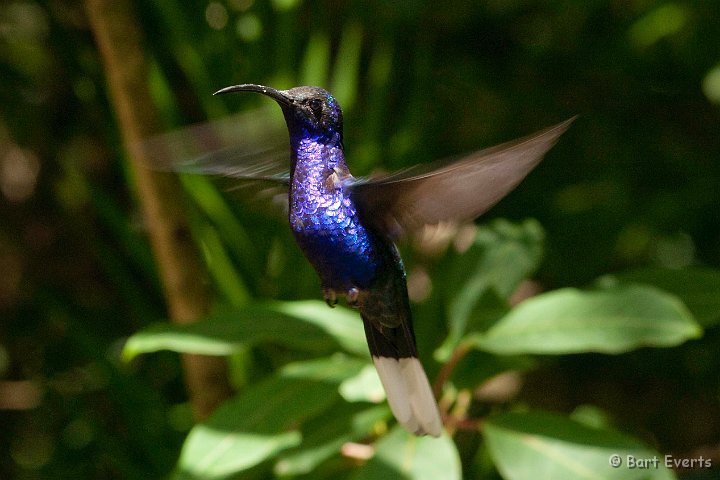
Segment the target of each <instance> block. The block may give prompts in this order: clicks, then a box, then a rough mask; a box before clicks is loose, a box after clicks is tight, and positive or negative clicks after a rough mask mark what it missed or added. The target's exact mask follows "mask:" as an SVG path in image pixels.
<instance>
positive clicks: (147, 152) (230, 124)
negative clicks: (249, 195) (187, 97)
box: [133, 109, 290, 184]
mask: <svg viewBox="0 0 720 480" xmlns="http://www.w3.org/2000/svg"><path fill="white" fill-rule="evenodd" d="M135 149H137V150H135ZM133 150H135V151H140V152H142V153H143V154H144V158H147V159H149V160H148V162H149V164H148V165H147V167H148V168H150V169H153V170H162V171H173V172H184V173H198V174H206V175H221V176H225V177H232V178H236V179H244V180H264V181H270V182H277V183H284V184H287V183H288V173H287V172H288V169H289V163H290V153H289V146H288V140H287V130H286V129H285V127H284V122H282V121H280V122H278V119H277V116H276V115H272V113H270V111H268V110H266V109H261V110H256V111H253V112H249V113H243V114H239V115H233V116H230V117H226V118H223V119H221V120H216V121H212V122H207V123H202V124H197V125H192V126H189V127H185V128H182V129H179V130H175V131H172V132H169V133H165V134H161V135H158V136H155V137H151V138H149V139H146V140H144V141H143V142H140V143H139V144H136V145H134V146H133Z"/></svg>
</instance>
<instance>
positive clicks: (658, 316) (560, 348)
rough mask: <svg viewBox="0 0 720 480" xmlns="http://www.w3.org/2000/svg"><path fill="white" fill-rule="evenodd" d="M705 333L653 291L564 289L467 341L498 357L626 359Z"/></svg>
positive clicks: (671, 301) (687, 314) (539, 298)
mask: <svg viewBox="0 0 720 480" xmlns="http://www.w3.org/2000/svg"><path fill="white" fill-rule="evenodd" d="M701 334H702V329H701V328H700V326H699V325H698V324H697V323H696V322H695V320H694V319H693V317H692V315H691V314H690V312H688V311H687V309H686V308H685V306H684V305H683V304H682V302H680V301H679V300H678V299H677V298H676V297H675V296H673V295H670V294H668V293H665V292H662V291H660V290H657V289H655V288H652V287H645V286H639V285H630V286H617V287H613V288H609V289H606V290H594V291H581V290H577V289H574V288H565V289H561V290H556V291H553V292H549V293H546V294H542V295H538V296H536V297H533V298H531V299H529V300H526V301H525V302H523V303H521V304H520V305H518V306H517V307H516V308H515V309H513V310H512V311H511V312H510V313H509V314H507V315H506V316H505V317H503V318H502V319H500V320H499V321H498V322H497V323H496V324H495V325H494V326H493V327H492V328H490V329H489V330H488V331H487V332H485V333H483V334H480V333H478V334H473V335H471V336H469V337H468V340H469V341H471V342H473V343H474V344H475V345H476V346H477V347H478V348H480V349H482V350H485V351H489V352H492V353H498V354H504V355H508V354H521V353H534V354H566V353H579V352H603V353H622V352H627V351H630V350H633V349H635V348H639V347H643V346H653V347H669V346H675V345H678V344H680V343H682V342H684V341H686V340H688V339H691V338H697V337H699V336H700V335H701Z"/></svg>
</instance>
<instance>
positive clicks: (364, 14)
mask: <svg viewBox="0 0 720 480" xmlns="http://www.w3.org/2000/svg"><path fill="white" fill-rule="evenodd" d="M134 5H135V10H136V14H137V20H138V22H140V24H141V27H142V30H143V31H144V33H145V38H144V44H145V45H146V48H147V52H146V54H147V58H148V61H149V62H150V64H151V77H150V78H149V80H148V81H149V82H150V86H151V91H152V92H153V95H154V98H155V100H156V103H157V106H158V107H159V108H160V109H161V112H162V117H163V121H164V122H165V126H166V128H167V129H168V130H171V129H173V128H178V127H181V126H183V125H187V124H189V123H193V122H204V121H207V120H216V119H220V118H222V117H224V116H227V115H228V114H229V113H233V112H237V111H241V110H248V109H250V108H252V107H255V106H260V105H266V104H267V103H266V99H262V98H260V97H259V96H258V97H256V96H250V95H248V96H241V95H237V96H232V97H229V98H222V99H220V98H214V97H212V96H211V95H210V94H211V93H212V92H214V91H215V90H217V89H218V88H221V87H224V86H227V85H230V84H234V83H241V82H254V83H265V84H269V85H273V86H276V87H278V88H287V87H290V86H294V85H299V84H319V85H321V86H325V87H327V88H328V89H330V90H331V91H333V93H335V94H336V96H337V97H338V99H339V100H340V103H341V105H343V107H344V110H345V132H346V134H345V145H346V147H347V153H348V156H349V162H350V165H351V167H352V168H353V170H354V172H355V173H356V174H366V173H369V172H371V171H373V170H380V169H384V170H394V169H399V168H403V167H405V166H408V165H411V164H414V163H418V162H425V161H429V160H432V159H435V158H441V157H446V156H451V155H455V154H460V153H463V152H466V151H469V150H473V149H477V148H480V147H483V146H488V145H492V144H494V143H497V142H500V141H503V140H508V139H511V138H515V137H518V136H521V135H523V134H527V133H530V132H532V131H535V130H537V129H538V128H540V127H542V126H546V125H550V124H553V123H556V122H558V121H560V120H563V119H565V118H568V117H570V116H572V115H574V114H580V115H581V117H580V119H579V120H578V121H577V122H576V123H575V124H574V125H573V127H572V128H571V130H570V131H569V132H568V133H567V134H566V135H564V136H563V137H562V139H561V141H560V142H559V144H558V145H557V146H556V147H555V148H554V149H553V150H552V151H551V152H550V154H549V155H548V157H547V159H546V160H545V161H544V162H543V163H542V164H541V166H540V167H538V169H537V170H536V171H535V172H533V173H532V174H531V175H530V176H529V177H528V179H527V180H526V181H525V182H523V183H522V185H521V186H520V187H519V188H518V189H517V191H516V192H514V193H512V194H511V195H510V196H509V197H508V198H507V199H506V200H504V201H503V202H501V203H500V204H499V205H498V206H497V207H496V208H495V209H493V211H492V212H490V214H489V215H487V216H486V217H484V218H483V219H481V220H480V222H481V226H480V227H479V228H478V229H477V230H472V229H470V230H467V231H464V230H463V231H461V232H460V233H458V234H457V235H456V236H455V237H454V239H453V241H452V242H451V245H450V246H449V247H448V248H445V249H443V248H436V249H431V248H429V247H428V246H427V245H424V246H423V245H422V242H418V244H419V245H421V247H423V248H413V245H404V246H403V247H402V248H403V252H404V254H405V258H406V259H407V262H406V263H407V265H408V268H409V285H410V289H411V294H412V296H413V298H414V299H415V300H416V302H415V304H414V305H413V310H414V315H415V322H416V332H417V335H418V342H419V346H420V350H421V352H422V354H423V361H424V364H425V365H426V368H427V370H428V373H429V374H430V377H431V378H437V379H439V381H440V383H441V384H442V386H444V387H445V388H444V393H443V396H442V399H441V406H442V408H443V409H444V410H445V411H446V412H447V413H448V418H447V426H448V433H447V435H446V436H444V437H443V438H441V439H439V440H433V439H426V438H423V439H416V438H412V437H410V436H408V435H406V434H405V433H404V432H402V431H401V430H399V429H398V428H396V427H395V426H394V425H393V423H392V422H393V421H392V419H391V417H390V415H389V410H388V409H387V408H386V407H385V406H384V404H383V403H382V400H383V396H382V393H381V390H379V389H378V385H377V380H376V377H374V374H373V373H372V370H371V369H370V370H368V369H367V368H366V367H367V366H368V365H369V359H368V358H367V355H366V354H365V352H364V346H363V344H362V343H359V342H362V332H361V330H362V329H361V328H360V324H359V322H358V320H357V318H356V317H355V316H354V314H353V313H352V312H350V313H348V312H347V311H344V310H340V309H338V310H335V311H333V310H329V309H326V308H325V307H324V306H323V305H319V304H318V303H315V302H307V301H306V300H307V299H314V298H317V297H318V296H319V282H318V280H317V278H316V276H315V274H314V272H313V271H312V269H311V268H310V266H309V265H308V264H307V262H305V261H304V259H303V258H302V257H301V254H300V252H299V250H298V249H297V247H296V246H294V244H293V241H292V238H291V235H290V232H289V229H288V228H287V227H286V225H285V224H284V223H283V219H282V215H281V214H278V212H276V211H269V210H271V209H268V208H265V207H263V205H262V204H261V203H262V202H257V201H252V200H250V201H242V202H239V201H237V200H236V199H235V198H234V197H235V195H234V193H235V192H226V191H224V190H223V189H222V188H221V189H220V190H218V189H217V188H216V187H215V186H214V185H213V184H212V183H210V182H209V181H208V180H207V179H204V178H200V177H192V176H186V177H183V182H184V185H185V187H186V189H187V192H188V202H187V206H188V210H189V215H190V217H191V220H192V223H193V234H194V237H195V239H196V240H197V242H198V245H199V246H200V247H201V251H202V253H203V255H204V257H205V260H206V262H207V264H208V268H209V271H210V273H211V278H212V281H213V284H214V287H215V291H216V292H217V293H216V295H217V308H216V310H217V311H216V312H215V313H214V314H213V315H212V316H211V318H208V319H205V320H203V322H201V323H199V324H197V325H193V326H189V327H185V328H180V327H176V326H171V325H168V324H167V323H163V322H162V319H163V318H164V317H165V316H166V313H165V311H164V303H163V299H162V295H161V288H160V285H159V281H158V278H157V274H156V270H155V265H154V262H153V256H152V252H151V251H150V248H149V245H148V243H147V240H146V238H145V235H144V227H143V219H142V218H140V216H139V213H138V209H137V205H136V202H135V200H134V195H135V191H134V189H133V185H132V184H131V182H130V181H129V175H128V172H127V170H126V168H127V167H126V163H125V162H124V157H125V156H126V155H127V153H126V152H125V150H124V149H123V148H122V145H121V144H120V133H119V132H118V130H117V126H116V123H115V114H114V113H113V111H112V109H111V107H110V104H109V101H108V98H107V91H106V87H105V77H104V72H103V69H102V64H101V61H100V59H99V56H98V52H97V50H96V46H95V44H94V40H93V36H92V34H91V32H90V31H89V26H88V22H87V19H86V15H85V12H84V10H83V6H82V4H79V3H77V2H70V1H67V0H42V1H32V0H10V1H6V2H3V3H2V4H1V5H0V76H1V78H2V81H1V82H0V193H1V195H0V198H1V199H0V218H1V219H2V221H1V223H0V269H1V271H2V275H0V318H2V322H0V425H2V427H3V428H2V429H0V452H2V453H0V455H1V457H0V459H1V461H0V478H3V479H5V478H19V479H30V478H47V479H65V478H122V479H134V478H166V477H169V476H175V477H177V478H226V477H227V476H233V477H235V476H236V477H237V478H272V477H281V476H282V477H300V478H383V479H386V478H460V476H462V477H464V478H506V479H513V480H514V479H524V478H640V477H643V478H648V477H650V478H672V475H673V474H675V475H678V476H680V477H682V478H714V477H713V475H717V470H716V468H717V465H719V464H720V450H719V449H718V444H719V443H720V378H719V377H718V375H717V372H718V371H720V348H718V347H719V343H720V335H719V332H718V321H719V320H720V314H718V312H720V305H718V304H719V303H720V281H719V278H720V272H719V271H718V268H719V267H720V216H719V215H718V212H719V211H720V189H718V188H717V186H718V184H720V163H718V161H717V160H718V159H720V135H718V132H719V131H720V74H719V73H718V72H719V71H720V5H719V4H718V3H717V2H715V1H713V0H704V1H703V0H699V1H695V2H672V1H668V2H656V1H652V0H646V1H630V2H617V1H615V2H610V1H606V2H599V1H594V2H591V1H586V2H572V1H567V0H554V1H549V2H539V1H535V2H517V1H513V0H490V1H487V2H460V1H456V0H445V1H439V2H437V1H436V2H428V1H419V0H413V1H408V2H365V3H362V2H325V1H310V0H305V1H301V0H273V1H270V2H266V1H260V0H256V1H253V0H227V1H211V2H207V1H203V2H178V1H164V2H150V1H147V0H138V1H137V2H135V4H134ZM256 127H257V125H256ZM237 128H238V131H239V132H240V131H242V129H243V126H242V125H238V127H237ZM503 218H508V219H512V220H509V221H508V220H503ZM528 218H530V219H532V220H525V219H528ZM491 220H492V221H491ZM414 245H415V244H414ZM546 290H552V291H550V292H548V293H544V294H540V295H538V296H536V297H535V298H532V299H529V300H527V301H526V302H524V303H521V304H520V305H519V306H518V307H514V305H515V304H517V303H518V302H519V301H520V300H522V299H524V298H527V297H529V296H533V295H535V294H537V293H539V292H541V291H546ZM271 300H272V301H271ZM301 300H303V301H301ZM280 301H282V302H280ZM321 307H322V308H321ZM700 325H701V326H702V328H703V329H704V334H703V335H702V336H700V335H701V327H700ZM128 337H130V341H129V342H128V343H127V345H126V347H125V354H126V357H129V356H132V355H138V354H140V353H142V352H151V351H152V352H156V353H153V354H147V355H140V356H137V357H136V358H134V359H133V360H132V361H130V362H126V361H124V360H123V356H122V349H123V345H125V341H126V339H127V338H128ZM647 347H657V348H647ZM660 347H665V348H660ZM164 349H172V350H176V351H201V352H204V353H214V354H223V355H228V358H229V360H230V363H231V374H232V381H233V384H234V386H235V387H236V388H237V389H238V395H237V396H236V397H235V398H233V399H232V400H231V401H229V402H227V403H226V404H225V405H223V406H222V407H221V408H220V409H219V410H218V411H217V413H216V414H215V415H214V416H213V417H212V418H211V419H209V420H208V421H207V422H205V423H202V424H199V425H194V424H193V421H192V418H191V414H190V408H189V406H188V403H187V397H186V394H185V392H184V388H183V384H182V372H181V370H180V364H179V362H178V358H177V355H176V354H175V353H172V352H168V351H164ZM160 350H162V351H160ZM600 352H605V353H600ZM608 353H613V354H614V355H609V354H608ZM531 355H532V356H531ZM453 367H454V368H453ZM545 411H551V412H554V413H546V412H545ZM588 412H589V413H588ZM619 432H621V433H619ZM218 445H219V446H220V447H221V448H218ZM223 449H226V450H223ZM611 451H612V453H617V454H620V455H622V456H625V455H636V456H638V457H651V456H652V455H655V454H657V455H661V454H662V455H664V454H672V455H673V456H674V458H697V457H698V456H700V455H703V456H704V458H711V459H712V462H713V466H714V467H715V469H707V468H700V467H698V466H697V465H696V466H695V467H693V468H676V471H675V472H674V473H672V472H669V471H667V470H664V469H655V468H652V469H649V470H644V471H633V470H630V469H627V468H618V469H611V468H609V466H608V457H609V455H610V453H611ZM660 458H661V459H662V457H660ZM543 473H545V474H546V475H547V476H546V477H542V476H541V475H542V474H543ZM593 475H595V476H593Z"/></svg>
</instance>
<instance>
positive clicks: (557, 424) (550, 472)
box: [483, 412, 675, 480]
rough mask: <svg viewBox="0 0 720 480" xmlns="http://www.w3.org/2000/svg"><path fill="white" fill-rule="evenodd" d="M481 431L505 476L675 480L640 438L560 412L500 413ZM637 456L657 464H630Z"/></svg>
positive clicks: (539, 479)
mask: <svg viewBox="0 0 720 480" xmlns="http://www.w3.org/2000/svg"><path fill="white" fill-rule="evenodd" d="M483 435H484V437H485V440H486V442H487V445H488V448H489V450H490V454H491V456H492V458H493V460H494V461H495V465H496V466H497V468H498V470H499V471H500V473H501V474H502V476H503V478H505V479H506V480H557V479H563V480H576V479H577V480H580V479H582V480H625V479H627V480H629V479H648V480H649V479H653V480H666V479H672V478H675V477H674V475H673V474H672V472H671V471H670V470H668V469H667V468H665V466H664V461H665V459H664V457H663V456H661V455H660V454H659V453H657V452H655V451H654V450H652V449H650V448H648V447H646V446H645V445H643V444H642V443H640V442H639V441H637V440H635V439H633V438H630V437H627V436H625V435H621V434H619V433H616V432H613V431H610V430H600V429H594V428H591V427H588V426H585V425H582V424H580V423H577V422H574V421H572V420H569V419H567V418H565V417H562V416H560V415H555V414H550V413H543V412H530V413H507V414H502V415H497V416H494V417H490V418H489V419H488V420H487V421H486V422H485V424H484V429H483ZM636 459H638V460H641V461H648V462H654V461H656V462H657V465H655V464H654V463H652V464H650V466H649V468H644V469H639V468H631V466H632V465H633V460H636ZM653 459H656V460H653ZM618 460H619V463H615V462H617V461H618ZM611 463H612V464H611ZM614 465H617V466H614Z"/></svg>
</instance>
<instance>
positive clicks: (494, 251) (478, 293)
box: [437, 219, 545, 360]
mask: <svg viewBox="0 0 720 480" xmlns="http://www.w3.org/2000/svg"><path fill="white" fill-rule="evenodd" d="M544 236H545V235H544V232H543V230H542V227H541V226H540V224H539V223H538V222H537V221H535V220H525V221H524V222H522V223H519V224H512V223H510V222H508V221H507V220H502V219H498V220H495V221H494V222H492V223H490V224H489V225H486V226H482V227H480V228H479V229H478V231H477V234H476V236H475V241H474V243H473V244H472V246H471V247H470V248H469V249H468V250H467V251H465V252H463V253H462V254H459V255H454V256H451V257H450V259H449V260H448V262H447V263H448V264H447V265H440V268H438V269H437V270H438V271H439V272H443V276H442V279H441V282H439V283H440V284H441V285H442V286H443V289H444V291H445V292H447V293H446V296H448V297H449V298H450V301H449V303H448V319H449V322H450V325H449V329H450V334H449V336H448V338H447V340H446V341H445V343H444V344H443V346H442V347H440V349H439V350H438V352H437V356H438V359H440V360H445V359H447V357H448V356H449V355H450V353H451V352H452V349H453V348H454V347H455V346H456V345H457V342H458V341H459V340H460V338H461V337H462V335H463V334H464V333H465V332H466V331H467V330H468V322H469V321H470V319H473V318H478V317H479V316H481V314H482V312H478V307H480V309H482V308H483V306H484V305H480V304H479V302H480V300H482V299H483V297H484V296H486V295H487V293H488V292H489V291H490V290H492V293H494V295H495V296H500V297H501V299H503V300H506V299H507V298H508V297H509V296H510V295H511V294H512V293H513V292H514V291H515V289H516V288H517V286H518V285H519V284H520V282H521V281H522V280H523V279H525V278H526V277H527V276H528V275H530V274H531V273H532V272H533V271H534V270H535V269H536V268H537V266H538V264H539V263H540V260H541V258H542V243H543V240H544ZM487 308H489V309H490V310H492V312H493V313H495V314H496V313H497V312H498V306H497V302H492V301H491V302H490V303H489V304H488V305H487ZM501 313H502V312H501ZM494 318H497V317H494Z"/></svg>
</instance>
